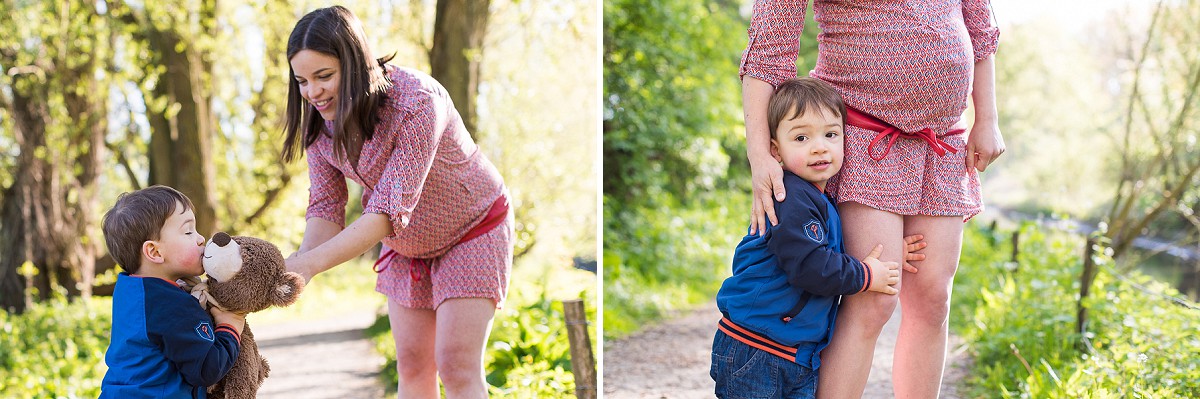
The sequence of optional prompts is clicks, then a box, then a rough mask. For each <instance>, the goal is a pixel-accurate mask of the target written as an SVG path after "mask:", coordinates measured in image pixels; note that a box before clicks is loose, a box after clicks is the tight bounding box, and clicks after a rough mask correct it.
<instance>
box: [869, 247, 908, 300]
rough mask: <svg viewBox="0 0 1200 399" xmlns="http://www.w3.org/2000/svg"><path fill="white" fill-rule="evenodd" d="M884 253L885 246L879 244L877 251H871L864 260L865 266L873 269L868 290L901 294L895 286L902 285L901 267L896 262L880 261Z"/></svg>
mask: <svg viewBox="0 0 1200 399" xmlns="http://www.w3.org/2000/svg"><path fill="white" fill-rule="evenodd" d="M882 253H883V244H879V245H876V246H875V249H872V250H871V254H869V255H867V257H866V258H863V261H862V262H863V264H865V265H867V267H869V268H871V282H870V283H871V285H870V288H868V289H867V290H869V291H875V292H880V293H884V294H888V295H896V293H898V292H900V291H897V290H896V287H894V285H896V284H899V283H900V265H899V264H897V263H896V262H883V261H880V260H879V255H880V254H882Z"/></svg>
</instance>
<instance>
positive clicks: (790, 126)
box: [767, 77, 846, 190]
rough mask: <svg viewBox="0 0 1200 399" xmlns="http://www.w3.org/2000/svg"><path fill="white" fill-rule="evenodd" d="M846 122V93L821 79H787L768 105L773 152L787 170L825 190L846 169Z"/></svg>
mask: <svg viewBox="0 0 1200 399" xmlns="http://www.w3.org/2000/svg"><path fill="white" fill-rule="evenodd" d="M845 125H846V104H845V103H843V102H842V96H841V95H839V94H838V93H837V92H836V91H834V90H833V88H832V87H829V85H827V84H825V82H822V81H820V80H817V79H813V78H808V77H804V78H799V79H793V80H788V81H786V82H783V83H782V84H780V85H779V87H777V88H775V93H774V94H772V95H771V101H770V102H769V103H768V104H767V126H768V127H769V128H770V129H771V155H772V156H774V157H775V160H776V161H779V162H780V163H782V164H783V168H784V169H786V170H787V171H789V172H792V173H795V174H796V175H797V176H800V177H801V178H802V179H804V180H805V181H809V182H812V183H813V184H815V185H816V186H817V187H818V188H820V189H822V190H824V189H825V182H827V181H829V178H831V177H833V175H834V174H836V173H837V172H838V170H841V168H842V159H843V158H844V156H845V149H844V148H843V147H842V146H843V141H842V133H843V128H844V127H845Z"/></svg>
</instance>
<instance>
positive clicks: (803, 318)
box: [717, 171, 870, 370]
mask: <svg viewBox="0 0 1200 399" xmlns="http://www.w3.org/2000/svg"><path fill="white" fill-rule="evenodd" d="M783 184H784V188H786V189H787V198H786V199H785V200H784V201H783V202H777V203H776V204H775V213H776V215H778V216H779V224H778V225H776V226H767V228H766V233H765V234H763V235H761V236H760V235H757V234H747V235H746V236H745V237H743V238H742V241H741V243H739V244H738V246H737V249H736V250H735V252H734V255H733V276H731V277H729V278H727V279H725V282H724V283H723V284H722V285H721V290H720V291H719V292H718V293H717V307H718V308H720V310H721V313H722V314H724V315H725V317H726V319H728V321H731V322H732V323H733V324H734V325H735V326H726V325H725V324H726V323H724V322H722V330H723V331H726V332H727V333H738V334H737V335H735V334H730V335H732V336H733V337H734V338H736V339H739V340H741V341H743V342H747V343H751V342H749V341H762V338H766V339H769V340H771V341H774V342H765V343H764V342H756V343H757V344H758V345H755V346H758V347H760V348H764V349H766V348H765V347H772V345H771V344H775V345H774V347H779V348H780V349H783V350H784V352H785V353H777V352H773V353H775V354H777V355H780V356H784V357H789V356H792V353H793V352H794V357H793V359H792V360H794V361H795V362H796V363H798V364H800V365H803V366H806V367H809V368H811V369H814V370H815V369H817V367H819V366H820V357H819V353H820V351H821V349H824V348H825V346H826V345H828V344H829V337H830V333H831V331H832V329H833V322H834V319H835V318H836V317H837V304H838V300H839V298H840V297H839V296H840V295H849V294H854V293H858V292H862V291H864V290H865V289H866V288H867V287H868V286H869V284H868V282H869V281H870V280H869V279H870V270H869V269H868V268H867V267H866V266H865V265H863V264H862V262H860V261H858V260H857V259H854V258H853V257H851V256H849V255H846V254H845V253H844V249H843V247H842V229H841V220H840V219H839V218H838V214H837V209H836V208H835V207H834V205H833V203H832V202H830V201H829V198H828V197H827V196H825V194H824V193H822V192H821V191H820V190H818V189H817V187H816V186H814V185H813V184H812V183H809V182H807V181H804V180H803V179H801V178H800V177H799V176H796V175H795V174H792V173H791V172H787V171H784V176H783ZM726 327H729V329H726ZM788 348H791V350H788Z"/></svg>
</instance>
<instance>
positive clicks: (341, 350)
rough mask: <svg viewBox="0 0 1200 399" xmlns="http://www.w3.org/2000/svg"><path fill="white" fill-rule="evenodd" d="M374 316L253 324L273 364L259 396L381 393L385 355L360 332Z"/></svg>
mask: <svg viewBox="0 0 1200 399" xmlns="http://www.w3.org/2000/svg"><path fill="white" fill-rule="evenodd" d="M374 321H375V313H374V312H369V311H368V312H360V313H355V314H349V315H342V316H338V317H336V318H330V319H322V320H297V321H289V322H284V323H278V324H271V325H263V326H262V327H259V326H258V325H253V328H254V335H255V338H256V339H257V341H258V348H259V350H260V351H261V352H262V354H263V357H266V358H267V362H268V363H269V364H270V366H271V374H270V376H269V377H267V380H266V381H265V382H263V386H262V387H261V388H259V390H258V397H259V398H262V399H285V398H286V399H293V398H304V399H325V398H329V399H334V398H338V399H341V398H364V399H372V398H383V397H384V389H383V385H382V384H381V383H380V382H379V370H380V368H381V367H382V366H383V362H384V359H383V357H382V356H380V355H379V354H377V353H376V352H375V349H374V344H373V343H372V342H371V341H370V340H368V339H367V338H366V336H365V335H364V332H365V330H366V328H367V327H368V326H370V325H371V323H373V322H374ZM251 323H253V320H251Z"/></svg>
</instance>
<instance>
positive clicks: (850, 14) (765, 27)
mask: <svg viewBox="0 0 1200 399" xmlns="http://www.w3.org/2000/svg"><path fill="white" fill-rule="evenodd" d="M806 3H807V2H806V1H804V0H759V1H756V2H755V3H754V16H753V19H752V20H751V23H750V29H749V30H748V33H749V37H750V41H749V44H748V45H747V47H746V51H745V53H744V54H743V55H742V64H741V71H740V74H741V75H742V76H751V77H754V78H756V79H759V80H762V81H765V82H767V83H770V84H771V85H773V86H778V85H779V83H781V82H782V81H784V80H787V79H792V78H795V77H796V76H797V74H796V66H795V62H796V57H797V55H798V52H799V46H800V45H801V43H799V38H800V33H801V32H802V31H803V29H804V15H805V12H806V11H807V10H806V8H807V7H806ZM813 12H814V19H815V20H816V21H817V24H818V25H819V27H820V29H821V34H820V35H818V37H817V46H818V47H817V48H818V57H817V63H816V67H815V68H814V69H813V70H812V72H811V73H810V74H809V75H810V76H812V77H814V78H817V79H821V80H823V81H825V82H827V83H829V84H830V85H832V86H833V87H834V88H835V89H836V90H837V91H838V92H839V93H841V94H842V97H843V98H844V100H845V101H846V105H847V106H850V107H853V108H854V109H857V110H859V111H861V112H863V113H866V114H869V115H872V116H874V117H876V118H878V119H880V120H882V121H884V122H886V123H888V124H891V125H892V126H895V127H897V128H899V129H900V130H903V131H905V132H917V131H921V130H923V129H930V130H931V131H932V132H933V133H934V134H935V135H936V137H937V138H938V139H940V140H942V141H944V142H946V143H947V144H949V145H950V147H952V148H954V149H955V150H957V152H953V153H946V154H945V155H939V154H937V153H936V152H935V151H934V149H933V148H931V147H930V143H929V142H927V141H925V140H918V139H908V138H901V139H899V140H897V141H896V142H895V143H894V144H892V145H888V144H887V140H883V141H882V142H879V143H876V144H875V145H874V146H871V141H872V140H874V139H875V138H876V136H877V132H873V131H869V130H866V129H861V128H858V127H855V126H849V125H847V126H846V159H845V164H844V166H843V168H842V171H841V173H839V174H838V176H836V177H834V179H832V180H831V181H830V183H829V189H830V191H831V192H832V193H834V194H835V195H836V198H837V201H838V203H842V202H848V201H853V202H858V203H862V204H865V205H868V206H871V207H872V208H876V209H881V210H885V211H888V212H892V213H896V214H901V215H932V216H950V215H961V216H967V217H969V216H971V215H975V214H977V213H979V212H980V211H981V210H982V208H983V201H982V196H981V193H980V189H979V177H978V175H977V172H976V171H975V169H974V168H969V167H967V165H966V158H965V156H966V154H965V147H966V137H965V134H953V133H951V132H952V131H953V130H954V129H956V128H958V129H961V128H963V127H964V125H963V124H962V123H961V119H962V115H963V113H964V112H965V111H966V109H967V99H968V96H969V95H970V86H971V80H972V77H973V73H974V72H973V68H974V64H975V62H977V61H979V60H981V59H983V58H985V57H987V56H990V55H992V54H994V53H995V52H996V45H997V42H998V37H999V33H1000V32H999V29H998V28H997V27H996V25H995V22H994V21H993V19H992V13H991V4H990V2H989V1H987V0H961V1H957V0H933V1H919V0H910V1H897V0H885V1H875V0H856V1H824V0H816V1H815V3H814V4H813ZM805 45H811V44H810V43H805ZM872 151H873V153H874V154H875V155H876V156H877V157H878V156H879V155H880V154H886V155H884V156H883V157H882V159H879V160H876V159H874V158H872V157H871V152H872Z"/></svg>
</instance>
